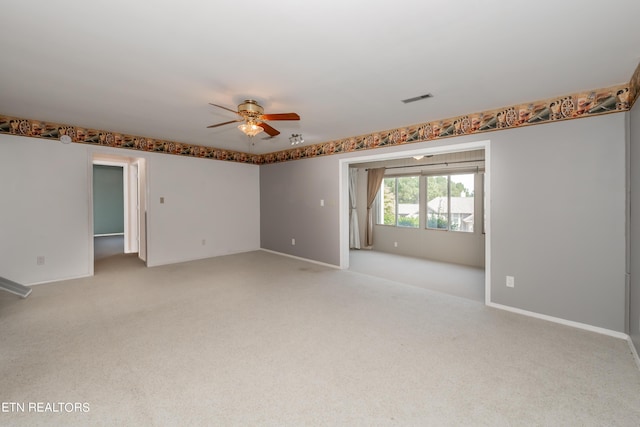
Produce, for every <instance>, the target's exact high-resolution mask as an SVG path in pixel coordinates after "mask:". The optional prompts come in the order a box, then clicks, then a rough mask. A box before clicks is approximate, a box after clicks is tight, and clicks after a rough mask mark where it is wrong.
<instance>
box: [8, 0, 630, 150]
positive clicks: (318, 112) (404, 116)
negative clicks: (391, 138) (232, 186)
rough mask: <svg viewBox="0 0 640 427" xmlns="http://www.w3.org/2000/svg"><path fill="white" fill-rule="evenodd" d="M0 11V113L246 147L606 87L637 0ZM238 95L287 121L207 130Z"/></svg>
mask: <svg viewBox="0 0 640 427" xmlns="http://www.w3.org/2000/svg"><path fill="white" fill-rule="evenodd" d="M0 16H1V17H2V26H1V27H0V114H5V115H9V116H16V117H22V118H30V119H37V120H43V121H51V122H56V123H63V124H70V125H77V126H82V127H86V128H92V129H101V130H109V131H115V132H122V133H127V134H133V135H139V136H146V137H151V138H161V139H168V140H173V141H179V142H185V143H191V144H200V145H208V146H213V147H218V148H227V149H231V150H237V151H245V152H253V153H267V152H273V151H277V150H280V149H286V148H289V147H290V145H289V141H288V137H289V136H290V135H291V134H292V133H301V134H303V136H304V138H305V140H306V143H307V144H309V143H311V144H313V143H320V142H325V141H330V140H334V139H340V138H344V137H347V136H356V135H361V134H365V133H369V132H374V131H381V130H387V129H392V128H396V127H401V126H406V125H411V124H418V123H422V122H426V121H432V120H438V119H444V118H449V117H453V116H457V115H462V114H467V113H473V112H479V111H483V110H487V109H492V108H499V107H504V106H510V105H513V104H517V103H523V102H528V101H535V100H540V99H546V98H550V97H555V96H560V95H565V94H571V93H575V92H579V91H581V90H589V89H597V88H603V87H608V86H612V85H616V84H621V83H625V82H628V81H629V79H630V77H631V74H632V73H633V71H634V69H635V67H636V66H637V65H638V62H639V61H640V43H639V42H640V22H639V18H638V17H639V16H640V1H638V0H608V1H595V0H587V1H585V0H580V1H576V0H567V1H558V0H532V1H529V2H526V3H525V2H523V1H510V2H506V1H504V0H485V1H477V0H475V1H471V0H464V1H450V0H449V1H447V0H435V1H434V0H432V1H426V0H397V1H394V2H391V1H389V0H367V1H363V0H348V1H345V0H343V1H334V0H325V1H323V2H304V1H299V0H273V1H270V2H258V1H252V0H245V1H242V2H241V1H230V0H217V1H198V0H181V1H177V0H176V1H169V0H153V1H151V0H136V1H133V0H126V1H125V0H109V1H106V0H91V1H87V0H59V1H33V0H5V1H3V2H2V8H1V11H0ZM427 92H430V93H432V94H433V95H434V98H432V99H428V100H423V101H418V102H415V103H412V104H403V103H402V102H400V100H402V99H405V98H410V97H414V96H418V95H421V94H424V93H427ZM245 98H253V99H256V100H258V101H259V102H260V103H261V104H262V105H263V107H264V108H265V112H266V113H286V112H297V113H298V114H300V116H301V120H300V121H299V122H269V123H270V124H271V125H272V126H273V127H275V128H276V129H278V130H280V131H281V132H282V133H281V135H279V136H278V137H276V138H272V139H269V140H263V139H261V138H260V136H258V137H256V138H254V141H253V142H254V143H255V145H253V146H252V144H251V142H250V140H249V138H248V137H246V136H244V134H242V133H241V132H240V131H239V130H238V129H236V126H235V124H230V125H227V126H224V127H220V128H215V129H207V128H206V127H207V126H208V125H210V124H214V123H218V122H223V121H227V120H232V119H234V118H236V116H235V115H234V114H233V113H230V112H228V111H225V110H222V109H218V108H215V107H212V106H210V105H209V104H208V103H209V102H213V103H217V104H222V105H226V106H228V107H230V108H232V109H234V108H235V107H236V105H237V104H238V103H240V102H242V100H244V99H245ZM262 135H264V134H262Z"/></svg>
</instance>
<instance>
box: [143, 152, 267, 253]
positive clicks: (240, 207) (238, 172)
mask: <svg viewBox="0 0 640 427" xmlns="http://www.w3.org/2000/svg"><path fill="white" fill-rule="evenodd" d="M147 171H148V172H147V173H148V179H149V201H148V209H149V212H150V213H149V215H148V219H147V221H148V236H147V242H148V245H149V246H148V251H147V252H148V262H147V265H149V266H154V265H160V264H170V263H175V262H181V261H188V260H193V259H198V258H208V257H213V256H219V255H226V254H230V253H236V252H246V251H250V250H257V249H259V248H260V186H259V182H258V181H259V168H258V166H255V165H245V164H236V163H231V162H224V161H214V160H206V159H192V158H186V157H185V158H183V157H177V156H168V155H162V154H157V155H156V156H154V157H153V158H152V159H150V161H149V162H148V166H147ZM160 197H164V203H163V204H161V203H160ZM203 239H204V240H205V244H204V245H203V244H202V240H203Z"/></svg>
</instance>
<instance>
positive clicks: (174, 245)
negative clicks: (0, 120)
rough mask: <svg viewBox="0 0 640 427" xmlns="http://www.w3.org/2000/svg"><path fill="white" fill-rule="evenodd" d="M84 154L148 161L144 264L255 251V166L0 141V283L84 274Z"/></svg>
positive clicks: (87, 264) (87, 212)
mask: <svg viewBox="0 0 640 427" xmlns="http://www.w3.org/2000/svg"><path fill="white" fill-rule="evenodd" d="M93 153H101V154H114V155H120V156H129V157H144V158H145V159H147V172H148V194H149V207H148V213H147V216H148V236H147V238H148V248H147V249H148V258H147V260H148V265H149V266H153V265H160V264H166V263H171V262H179V261H188V260H193V259H199V258H206V257H211V256H217V255H222V254H227V253H233V252H243V251H250V250H256V249H259V247H260V245H259V235H260V205H259V168H258V167H257V166H254V165H245V164H236V163H231V162H221V161H213V160H208V159H197V158H182V157H178V156H171V155H166V154H158V153H144V152H137V151H130V150H121V149H113V148H104V147H94V146H88V145H82V144H68V145H64V144H61V143H58V142H56V141H49V140H42V139H36V138H25V137H18V136H12V135H0V179H1V182H2V185H1V186H0V198H1V200H2V205H1V208H0V276H3V277H6V278H8V279H11V280H14V281H17V282H20V283H24V284H27V285H28V284H34V283H41V282H48V281H55V280H61V279H66V278H72V277H80V276H86V275H88V274H90V271H91V265H92V263H93V260H92V259H91V258H90V248H91V244H92V237H91V227H90V224H91V209H90V205H91V200H90V176H91V175H90V171H91V157H92V155H93ZM160 196H162V197H165V204H163V205H161V204H160V203H159V198H160ZM202 239H205V240H206V244H205V245H202ZM38 256H45V265H43V266H37V265H36V259H37V257H38Z"/></svg>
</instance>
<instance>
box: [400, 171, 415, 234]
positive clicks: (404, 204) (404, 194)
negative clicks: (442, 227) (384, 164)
mask: <svg viewBox="0 0 640 427" xmlns="http://www.w3.org/2000/svg"><path fill="white" fill-rule="evenodd" d="M397 196H398V226H400V227H413V228H418V227H419V226H420V202H419V198H420V178H419V177H417V176H407V177H401V178H398V191H397Z"/></svg>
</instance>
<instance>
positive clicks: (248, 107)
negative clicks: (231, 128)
mask: <svg viewBox="0 0 640 427" xmlns="http://www.w3.org/2000/svg"><path fill="white" fill-rule="evenodd" d="M263 113H264V108H262V107H261V106H260V105H258V103H257V102H256V101H254V100H253V99H247V100H245V101H244V102H243V103H242V104H239V105H238V114H240V115H241V116H243V117H245V118H248V119H257V118H258V117H259V116H261V115H262V114H263Z"/></svg>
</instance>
